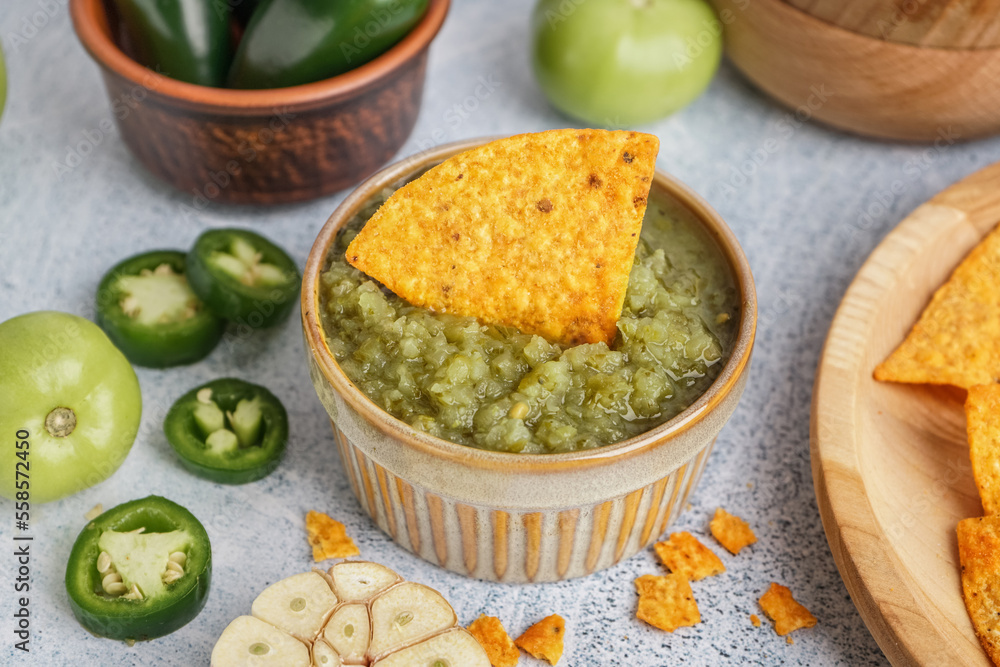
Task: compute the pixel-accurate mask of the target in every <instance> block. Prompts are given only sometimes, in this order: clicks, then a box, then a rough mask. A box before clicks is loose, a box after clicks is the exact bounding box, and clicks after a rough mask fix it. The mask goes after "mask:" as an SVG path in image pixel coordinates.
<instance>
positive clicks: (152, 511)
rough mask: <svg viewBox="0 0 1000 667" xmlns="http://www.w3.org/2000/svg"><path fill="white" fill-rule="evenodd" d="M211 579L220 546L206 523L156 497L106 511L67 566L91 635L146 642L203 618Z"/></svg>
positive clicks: (74, 602)
mask: <svg viewBox="0 0 1000 667" xmlns="http://www.w3.org/2000/svg"><path fill="white" fill-rule="evenodd" d="M211 576H212V545H211V543H210V542H209V539H208V533H207V532H205V528H204V526H202V525H201V522H199V521H198V519H196V518H195V517H194V515H193V514H191V512H189V511H187V510H186V509H184V508H183V507H181V506H180V505H178V504H177V503H174V502H172V501H170V500H167V499H166V498H161V497H159V496H149V497H147V498H142V499H139V500H133V501H131V502H127V503H123V504H121V505H118V506H117V507H114V508H112V509H110V510H108V511H106V512H104V513H103V514H101V515H100V516H99V517H97V518H96V519H94V520H93V521H91V522H90V523H88V524H87V526H86V527H85V528H84V529H83V530H82V531H81V532H80V535H79V536H78V537H77V538H76V542H75V543H74V544H73V550H72V552H70V556H69V561H68V562H67V563H66V592H67V593H68V594H69V600H70V606H71V607H72V609H73V614H74V615H75V616H76V618H77V620H78V621H79V622H80V624H81V625H82V626H83V627H85V628H86V629H87V630H89V631H90V632H92V633H94V634H97V635H101V636H103V637H109V638H111V639H125V640H145V639H153V638H155V637H162V636H163V635H166V634H170V633H171V632H173V631H174V630H177V629H178V628H180V627H182V626H183V625H185V624H186V623H188V622H189V621H190V620H192V619H193V618H194V617H195V616H197V615H198V612H200V611H201V609H202V607H204V606H205V601H206V600H207V599H208V589H209V583H210V580H211Z"/></svg>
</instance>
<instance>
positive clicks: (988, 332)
mask: <svg viewBox="0 0 1000 667" xmlns="http://www.w3.org/2000/svg"><path fill="white" fill-rule="evenodd" d="M998 341H1000V227H998V228H997V229H994V230H993V231H992V232H990V233H989V235H987V237H986V238H985V239H983V241H981V242H980V243H979V245H977V246H976V247H975V248H973V249H972V252H970V253H969V254H968V256H966V258H965V259H964V260H962V263H961V264H959V265H958V268H956V269H955V272H954V273H952V275H951V277H950V278H949V279H948V282H946V283H945V284H944V285H942V286H941V287H940V288H939V289H938V290H937V292H935V293H934V296H933V297H932V298H931V302H930V304H928V306H927V308H925V309H924V312H923V313H921V315H920V319H919V320H917V323H916V324H915V325H914V326H913V329H912V330H911V331H910V333H909V334H908V335H907V336H906V339H905V340H904V341H903V342H902V343H901V344H900V345H899V347H897V348H896V350H895V351H894V352H893V353H892V354H891V355H889V358H888V359H886V360H885V361H883V362H882V363H881V364H879V365H878V367H877V368H876V369H875V379H876V380H882V381H886V382H911V383H928V384H950V385H955V386H956V387H963V388H965V389H968V388H969V387H972V386H975V385H979V384H990V383H993V382H997V381H998V379H1000V344H998Z"/></svg>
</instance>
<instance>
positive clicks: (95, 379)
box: [0, 311, 142, 503]
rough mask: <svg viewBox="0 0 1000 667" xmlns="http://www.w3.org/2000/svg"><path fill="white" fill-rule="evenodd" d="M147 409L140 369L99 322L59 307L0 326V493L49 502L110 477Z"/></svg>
mask: <svg viewBox="0 0 1000 667" xmlns="http://www.w3.org/2000/svg"><path fill="white" fill-rule="evenodd" d="M141 414H142V397H141V394H140V391H139V381H138V379H137V378H136V376H135V371H133V370H132V366H131V365H130V364H129V362H128V360H127V359H126V358H125V357H124V356H123V355H122V353H121V352H119V351H118V349H117V348H116V347H115V346H114V345H113V344H112V343H111V341H110V340H108V337H107V336H106V335H104V332H103V331H101V329H100V328H98V326H97V325H95V324H93V323H92V322H90V321H88V320H85V319H83V318H82V317H77V316H76V315H70V314H67V313H58V312H52V311H40V312H35V313H28V314H26V315H20V316H18V317H15V318H13V319H10V320H7V321H6V322H4V323H3V324H0V433H2V434H3V442H4V443H5V444H4V448H3V450H0V462H2V466H0V467H2V477H0V496H3V497H5V498H11V499H14V500H17V501H27V500H30V501H31V502H34V503H44V502H48V501H50V500H56V499H58V498H63V497H65V496H68V495H70V494H73V493H76V492H77V491H80V490H82V489H85V488H87V487H90V486H93V485H94V484H97V483H98V482H100V481H102V480H104V479H107V478H108V477H109V476H110V475H111V474H112V473H113V472H114V471H115V470H117V469H118V468H119V466H121V464H122V462H124V461H125V457H126V456H127V455H128V452H129V450H130V449H131V448H132V442H133V440H135V436H136V433H137V432H138V430H139V418H140V416H141ZM25 443H26V444H25Z"/></svg>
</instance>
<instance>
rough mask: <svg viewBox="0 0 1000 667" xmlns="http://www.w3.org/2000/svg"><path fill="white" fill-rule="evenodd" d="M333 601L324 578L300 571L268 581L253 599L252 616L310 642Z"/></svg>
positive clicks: (335, 599) (335, 602) (317, 632)
mask: <svg viewBox="0 0 1000 667" xmlns="http://www.w3.org/2000/svg"><path fill="white" fill-rule="evenodd" d="M336 604H337V596H335V595H334V594H333V591H331V590H330V587H329V586H328V585H327V583H326V580H325V579H324V578H323V577H322V576H321V575H319V574H318V573H316V572H303V573H302V574H296V575H294V576H291V577H288V578H287V579H282V580H281V581H279V582H276V583H274V584H271V585H270V586H268V587H267V588H265V589H264V590H263V592H262V593H261V594H260V595H258V596H257V599H256V600H254V601H253V606H252V607H251V612H250V613H252V614H253V615H254V616H256V617H257V618H259V619H261V620H262V621H267V622H268V623H270V624H271V625H273V626H275V627H278V628H281V629H282V630H284V631H285V632H287V633H289V634H290V635H292V636H294V637H297V638H298V639H301V640H303V641H308V642H311V641H312V640H313V639H315V638H316V635H318V634H319V631H320V630H321V629H322V628H323V624H324V623H325V622H326V619H327V617H328V616H329V615H330V612H331V611H332V610H333V608H334V606H336Z"/></svg>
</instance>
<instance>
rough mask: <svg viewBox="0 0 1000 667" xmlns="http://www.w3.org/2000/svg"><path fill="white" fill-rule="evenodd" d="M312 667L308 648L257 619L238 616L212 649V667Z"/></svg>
mask: <svg viewBox="0 0 1000 667" xmlns="http://www.w3.org/2000/svg"><path fill="white" fill-rule="evenodd" d="M246 665H253V666H254V667H310V660H309V648H308V647H307V646H306V645H305V644H303V643H302V642H300V641H299V640H298V639H296V638H295V637H292V636H291V635H290V634H288V633H286V632H282V631H281V630H279V629H278V628H276V627H274V626H273V625H270V624H268V623H265V622H264V621H262V620H260V619H258V618H254V617H253V616H239V617H237V618H236V619H235V620H234V621H233V622H232V623H230V624H229V625H228V626H226V629H225V630H223V631H222V636H220V637H219V641H217V642H216V643H215V648H214V649H212V667H246Z"/></svg>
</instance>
